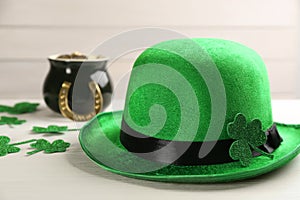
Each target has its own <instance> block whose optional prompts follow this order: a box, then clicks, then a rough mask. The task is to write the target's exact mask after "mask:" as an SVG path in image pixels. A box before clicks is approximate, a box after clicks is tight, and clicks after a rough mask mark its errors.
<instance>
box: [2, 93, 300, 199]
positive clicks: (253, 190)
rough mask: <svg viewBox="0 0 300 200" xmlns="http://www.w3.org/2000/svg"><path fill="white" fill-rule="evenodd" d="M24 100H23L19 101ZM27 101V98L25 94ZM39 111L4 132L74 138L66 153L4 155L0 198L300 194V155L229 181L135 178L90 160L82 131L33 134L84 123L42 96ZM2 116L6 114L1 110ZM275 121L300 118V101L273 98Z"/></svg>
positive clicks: (271, 196)
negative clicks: (261, 172)
mask: <svg viewBox="0 0 300 200" xmlns="http://www.w3.org/2000/svg"><path fill="white" fill-rule="evenodd" d="M19 101H20V100H19ZM27 101H28V99H27ZM29 101H32V102H37V101H38V102H41V105H40V107H39V110H38V111H37V112H35V113H33V114H24V115H19V116H18V117H19V118H23V119H26V120H27V121H28V122H27V123H25V124H23V125H20V126H14V128H9V127H8V126H6V125H5V126H0V135H7V136H9V137H10V138H11V139H12V142H18V141H23V140H27V139H32V138H45V139H48V140H50V141H53V140H55V139H64V140H66V141H68V142H70V143H71V147H70V148H69V150H68V151H67V152H65V153H57V154H44V153H38V154H35V155H32V156H26V152H27V151H30V149H29V145H22V146H21V147H22V150H21V152H20V153H16V154H10V155H8V156H5V157H1V158H0V200H14V199H16V200H19V199H30V200H35V199H36V200H50V199H51V200H54V199H59V200H63V199H72V200H77V199H78V200H83V199H84V200H93V199H95V200H96V199H97V200H99V199H105V200H107V199H130V200H135V199H136V200H146V199H174V200H176V199H188V200H192V199H197V200H199V199H205V200H209V199H221V198H222V199H231V200H234V199H238V200H241V199H255V200H258V199H269V200H277V199H288V200H291V199H299V198H300V183H299V181H300V157H298V158H296V159H294V160H293V161H292V162H290V163H289V164H288V165H286V166H285V167H283V168H281V169H279V170H276V171H274V172H271V173H269V174H267V175H263V176H260V177H258V178H254V179H250V180H245V181H241V182H234V183H227V184H172V183H158V182H150V181H143V180H136V179H131V178H126V177H122V176H119V175H115V174H112V173H110V172H107V171H105V170H102V169H101V168H100V167H98V166H97V165H96V164H94V163H93V162H92V161H90V160H89V159H88V158H87V157H86V156H85V154H84V153H83V151H82V150H81V148H80V145H79V142H78V132H67V133H65V134H61V135H55V136H53V135H50V134H33V133H31V131H30V130H31V128H32V126H34V125H36V126H38V125H39V126H47V125H49V124H58V125H68V126H70V127H72V128H76V127H80V126H81V125H82V124H79V123H75V122H72V121H70V120H68V119H64V118H62V117H60V116H59V115H57V114H55V113H53V112H51V111H50V110H49V109H48V108H46V106H45V105H44V103H43V102H42V101H41V100H29ZM15 102H17V101H16V100H3V99H2V100H0V104H13V103H15ZM0 115H6V114H4V113H1V114H0ZM273 117H274V120H275V121H280V122H285V123H300V101H296V100H291V101H288V100H284V101H283V100H281V101H279V100H277V101H273Z"/></svg>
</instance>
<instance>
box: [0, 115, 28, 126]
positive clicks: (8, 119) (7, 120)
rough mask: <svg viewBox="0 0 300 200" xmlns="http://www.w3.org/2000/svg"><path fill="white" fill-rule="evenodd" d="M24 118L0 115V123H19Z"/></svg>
mask: <svg viewBox="0 0 300 200" xmlns="http://www.w3.org/2000/svg"><path fill="white" fill-rule="evenodd" d="M25 122H26V120H20V119H18V118H17V117H6V116H2V117H0V125H4V124H7V125H20V124H23V123H25Z"/></svg>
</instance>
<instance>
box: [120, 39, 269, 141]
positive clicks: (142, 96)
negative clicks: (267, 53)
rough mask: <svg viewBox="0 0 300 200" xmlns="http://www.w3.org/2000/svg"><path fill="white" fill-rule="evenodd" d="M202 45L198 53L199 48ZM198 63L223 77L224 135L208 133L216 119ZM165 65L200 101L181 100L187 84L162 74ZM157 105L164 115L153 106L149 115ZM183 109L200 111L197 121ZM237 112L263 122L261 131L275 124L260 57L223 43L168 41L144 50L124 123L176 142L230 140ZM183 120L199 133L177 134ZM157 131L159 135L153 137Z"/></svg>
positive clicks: (166, 72) (133, 77) (132, 81)
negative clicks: (212, 69) (229, 125)
mask: <svg viewBox="0 0 300 200" xmlns="http://www.w3.org/2000/svg"><path fill="white" fill-rule="evenodd" d="M191 43H195V45H193V44H191ZM200 47H201V50H200V52H199V50H198V49H197V48H200ZM173 50H176V52H174V51H173ZM180 50H184V51H185V52H182V51H180ZM186 51H188V52H186ZM186 53H187V54H192V56H191V57H190V59H189V60H187V59H186V58H184V56H182V55H183V54H186ZM195 53H201V54H198V55H195ZM194 60H197V61H198V64H199V67H200V68H202V69H207V68H213V67H214V68H217V70H218V71H219V73H220V75H221V80H222V81H223V84H224V89H225V95H224V99H221V100H222V101H224V102H222V103H224V107H225V106H226V108H225V109H226V110H225V112H226V117H225V123H224V126H223V124H222V126H223V128H222V129H221V134H220V133H213V134H212V135H211V136H210V135H207V133H208V128H209V125H210V122H211V117H212V116H211V109H212V101H211V94H210V92H209V90H208V85H207V83H206V82H205V80H204V78H203V76H201V74H199V72H198V71H197V69H196V68H195V66H194V65H193V64H192V63H193V61H194ZM199 60H200V62H199ZM165 66H168V67H170V68H172V69H173V70H175V71H176V72H178V73H179V75H180V76H181V77H182V78H183V79H185V80H186V81H187V82H188V84H190V85H189V87H191V89H192V90H193V91H194V94H195V97H196V101H192V100H191V97H190V96H191V95H186V96H187V98H185V99H180V98H177V94H176V92H177V93H180V92H184V91H182V90H185V88H184V87H183V86H184V84H186V82H181V81H180V80H178V78H177V77H175V76H173V75H172V74H170V69H167V70H164V69H165V68H166V67H165ZM208 70H209V69H208ZM173 74H174V73H173ZM157 80H168V81H169V84H168V85H163V84H164V82H163V81H159V84H157V83H156V82H158V81H157ZM170 84H173V85H171V86H170ZM174 85H175V87H177V88H176V89H177V90H176V92H174V91H175V90H174V91H171V89H170V88H171V87H174ZM180 101H181V102H180ZM217 103H220V102H217ZM157 104H158V105H160V106H162V107H163V109H165V111H164V112H165V114H162V113H163V112H161V109H159V108H157V109H155V108H154V109H152V112H151V113H150V114H151V117H150V114H149V111H150V110H151V107H152V106H153V105H157ZM183 104H184V105H183ZM181 106H185V107H188V108H187V110H191V111H193V110H195V109H196V110H198V111H199V117H197V116H196V117H195V116H194V117H193V116H189V117H188V119H182V118H183V117H184V118H187V117H185V116H182V110H181ZM155 110H156V111H155ZM237 113H243V114H244V115H245V116H246V117H247V118H248V119H249V120H250V119H260V120H261V122H262V127H263V130H267V129H268V128H270V127H271V125H272V124H273V120H272V109H271V99H270V91H269V80H268V74H267V71H266V68H265V65H264V63H263V61H262V59H261V58H260V56H259V55H258V54H257V53H256V52H255V51H253V50H252V49H250V48H248V47H246V46H243V45H241V44H238V43H235V42H232V41H226V40H221V39H192V40H191V39H180V40H170V41H166V42H162V43H159V44H157V45H155V46H153V47H151V48H148V49H147V50H145V51H144V52H143V53H142V54H141V55H140V56H139V57H138V59H137V60H136V62H135V64H134V66H133V70H132V73H131V77H130V82H129V86H128V91H127V98H126V105H125V109H124V121H125V123H127V124H128V126H129V127H131V128H132V129H133V130H135V131H137V132H139V133H142V134H144V135H147V136H153V137H155V138H158V139H165V140H172V139H174V136H175V135H176V134H177V133H178V135H177V137H176V140H179V141H190V140H193V141H203V140H218V139H220V140H222V139H228V134H227V130H226V125H227V124H228V123H229V122H232V121H233V120H234V117H235V115H236V114H237ZM224 114H225V113H224ZM164 118H166V119H164ZM151 119H153V120H151ZM183 120H188V123H190V124H198V130H197V133H196V135H195V134H194V133H191V131H189V130H186V131H181V132H178V129H179V125H180V123H182V122H183ZM162 122H165V123H164V124H162ZM220 123H221V122H220ZM149 124H150V125H151V127H150V128H149ZM215 126H217V125H215ZM157 127H161V129H159V128H157ZM154 130H155V131H157V132H156V133H154V132H155V131H154ZM219 134H220V136H219Z"/></svg>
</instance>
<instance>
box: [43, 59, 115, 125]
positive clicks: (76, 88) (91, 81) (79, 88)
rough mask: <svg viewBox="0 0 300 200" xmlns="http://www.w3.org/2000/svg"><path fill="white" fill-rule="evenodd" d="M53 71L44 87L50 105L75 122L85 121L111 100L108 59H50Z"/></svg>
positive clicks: (45, 98) (46, 99)
mask: <svg viewBox="0 0 300 200" xmlns="http://www.w3.org/2000/svg"><path fill="white" fill-rule="evenodd" d="M48 60H49V62H50V71H49V73H48V75H47V77H46V80H45V82H44V87H43V95H44V100H45V102H46V104H47V106H48V107H49V108H50V109H51V110H53V111H55V112H58V113H61V114H62V115H63V116H65V117H68V118H70V119H72V120H76V121H86V120H89V119H91V118H92V117H93V116H94V115H96V114H97V113H98V112H100V111H101V110H102V109H103V108H105V107H106V106H107V105H108V104H109V103H110V100H111V94H112V84H111V80H110V77H109V74H108V73H107V71H106V64H107V58H92V57H89V58H88V59H61V58H58V55H53V56H50V57H49V58H48Z"/></svg>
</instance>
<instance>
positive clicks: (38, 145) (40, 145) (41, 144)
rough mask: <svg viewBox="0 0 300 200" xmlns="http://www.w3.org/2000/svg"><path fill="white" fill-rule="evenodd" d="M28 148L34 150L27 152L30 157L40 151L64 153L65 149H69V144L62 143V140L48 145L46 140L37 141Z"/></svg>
mask: <svg viewBox="0 0 300 200" xmlns="http://www.w3.org/2000/svg"><path fill="white" fill-rule="evenodd" d="M30 146H31V147H32V148H35V149H36V150H34V151H31V152H28V153H27V154H28V155H32V154H35V153H38V152H41V151H44V152H45V153H56V152H65V151H66V150H67V148H69V147H70V143H68V142H64V141H63V140H55V141H54V142H52V143H50V142H48V141H47V140H44V139H39V140H37V141H36V142H35V143H33V144H31V145H30Z"/></svg>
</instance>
